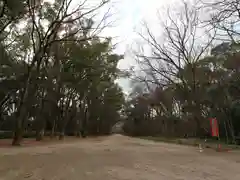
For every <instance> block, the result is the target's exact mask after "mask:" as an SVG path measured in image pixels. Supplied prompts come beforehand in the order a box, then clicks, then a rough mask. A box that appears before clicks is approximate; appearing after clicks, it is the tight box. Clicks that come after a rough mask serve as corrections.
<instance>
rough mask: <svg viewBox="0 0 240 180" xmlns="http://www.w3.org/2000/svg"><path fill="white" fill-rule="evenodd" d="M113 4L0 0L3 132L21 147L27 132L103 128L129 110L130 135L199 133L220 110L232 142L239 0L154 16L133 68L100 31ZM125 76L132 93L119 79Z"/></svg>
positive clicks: (223, 130)
mask: <svg viewBox="0 0 240 180" xmlns="http://www.w3.org/2000/svg"><path fill="white" fill-rule="evenodd" d="M108 3H109V0H99V1H98V4H96V1H95V3H94V4H95V5H92V4H91V3H89V1H88V0H82V1H74V0H51V1H49V0H0V131H1V132H6V131H8V132H9V131H10V132H11V134H10V137H12V139H13V140H12V144H13V145H20V144H21V142H22V139H23V138H24V137H26V136H28V137H35V138H36V140H38V141H40V140H42V139H43V137H44V136H50V137H55V136H58V137H59V139H60V140H61V139H63V138H64V135H75V136H80V135H81V136H82V137H86V135H106V134H109V133H111V128H112V127H113V126H114V125H115V124H116V123H117V122H119V121H121V120H122V119H123V118H124V117H125V119H124V121H123V122H124V125H123V129H124V132H125V133H126V134H128V135H133V136H149V135H151V136H194V137H200V136H203V135H206V134H209V118H212V117H215V118H217V120H218V122H219V128H220V136H221V137H224V139H226V141H227V142H228V143H235V142H236V138H237V136H239V134H240V120H239V119H240V41H239V40H240V1H238V0H228V1H224V0H212V1H211V2H209V1H207V0H206V1H205V0H200V1H196V2H194V3H193V1H182V3H180V4H179V9H178V10H173V9H168V10H166V13H165V15H164V18H162V19H161V18H159V22H155V23H156V24H158V23H159V31H157V32H154V31H153V30H152V29H151V27H150V26H149V25H148V24H147V23H144V31H143V32H141V33H139V35H140V38H141V40H142V43H138V44H140V48H138V49H137V50H136V51H134V55H135V60H136V67H135V69H131V71H130V72H128V73H125V72H124V73H123V72H122V71H121V70H119V69H118V68H117V65H118V62H119V60H121V59H123V56H122V55H119V54H116V53H114V51H113V50H114V47H115V46H114V44H113V43H112V39H111V37H102V36H101V32H102V31H103V30H104V28H107V26H108V25H109V24H108V23H106V18H107V17H108V15H107V13H108V12H109V11H107V12H106V14H103V15H101V13H100V12H102V9H104V7H105V6H106V5H107V4H108ZM96 17H97V18H96ZM96 19H97V20H96ZM125 74H128V75H129V74H130V75H129V77H130V79H131V81H132V82H133V83H132V86H133V88H132V92H131V94H130V95H129V97H128V98H127V99H126V98H125V97H124V93H123V91H122V89H121V87H120V86H119V85H118V84H117V83H116V79H118V78H119V77H120V76H122V75H125ZM120 124H121V123H120ZM3 134H5V133H3ZM3 134H2V133H0V137H1V138H4V137H5V135H4V137H2V136H3ZM7 138H9V137H7Z"/></svg>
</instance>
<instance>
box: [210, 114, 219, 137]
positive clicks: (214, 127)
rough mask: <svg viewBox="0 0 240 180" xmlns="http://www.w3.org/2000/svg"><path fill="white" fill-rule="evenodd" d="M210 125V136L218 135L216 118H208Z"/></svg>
mask: <svg viewBox="0 0 240 180" xmlns="http://www.w3.org/2000/svg"><path fill="white" fill-rule="evenodd" d="M210 126H211V131H212V136H215V137H218V136H219V130H218V122H217V119H216V118H211V119H210Z"/></svg>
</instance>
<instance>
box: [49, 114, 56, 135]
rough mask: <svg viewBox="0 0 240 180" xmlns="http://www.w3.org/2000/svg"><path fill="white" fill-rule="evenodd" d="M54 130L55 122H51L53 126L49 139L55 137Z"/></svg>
mask: <svg viewBox="0 0 240 180" xmlns="http://www.w3.org/2000/svg"><path fill="white" fill-rule="evenodd" d="M55 128H56V120H55V119H54V120H53V125H52V130H51V135H50V137H51V138H53V137H55Z"/></svg>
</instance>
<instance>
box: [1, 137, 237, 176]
mask: <svg viewBox="0 0 240 180" xmlns="http://www.w3.org/2000/svg"><path fill="white" fill-rule="evenodd" d="M239 169H240V153H238V152H228V153H226V152H225V153H216V152H214V151H212V150H207V151H204V152H203V153H200V152H198V151H197V149H196V148H194V147H188V146H181V145H175V144H167V143H155V142H152V141H147V140H142V139H135V138H129V137H124V136H120V135H114V136H110V137H104V138H98V139H96V140H89V141H88V140H83V141H78V142H76V141H75V142H72V143H71V142H68V143H63V144H55V145H46V146H38V147H26V148H2V149H0V180H22V179H29V180H79V179H83V180H161V179H163V180H203V179H206V180H229V179H231V180H239V179H240V170H239Z"/></svg>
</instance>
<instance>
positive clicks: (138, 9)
mask: <svg viewBox="0 0 240 180" xmlns="http://www.w3.org/2000/svg"><path fill="white" fill-rule="evenodd" d="M173 2H174V0H115V3H114V4H113V5H112V6H113V12H116V14H114V16H113V19H116V20H117V21H116V22H115V23H114V27H112V28H109V29H107V30H105V34H106V35H108V36H113V37H117V38H115V39H114V42H119V44H118V45H117V48H116V52H117V53H121V54H125V58H124V60H122V61H121V62H120V63H119V68H121V69H127V68H129V67H130V66H134V60H133V59H132V58H131V55H130V51H131V47H132V46H133V43H134V42H136V41H137V39H138V38H139V37H138V35H137V33H136V32H138V31H139V29H140V28H141V26H142V25H141V24H142V22H143V20H144V21H146V22H147V23H148V24H149V25H150V27H151V28H156V27H154V26H155V25H157V24H158V23H157V22H156V21H157V15H156V14H157V11H158V10H164V8H166V7H167V6H168V5H171V3H173ZM118 82H119V84H120V85H121V86H122V87H123V88H124V91H125V92H127V91H129V90H130V89H129V86H130V85H129V81H128V80H123V79H120V80H119V81H118Z"/></svg>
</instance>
